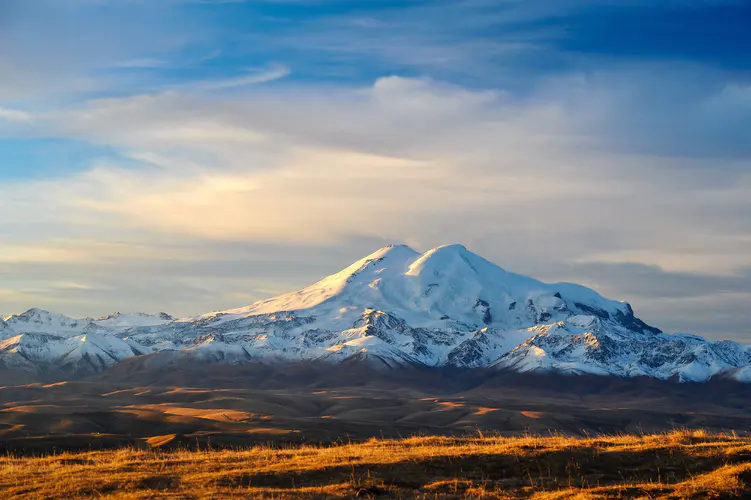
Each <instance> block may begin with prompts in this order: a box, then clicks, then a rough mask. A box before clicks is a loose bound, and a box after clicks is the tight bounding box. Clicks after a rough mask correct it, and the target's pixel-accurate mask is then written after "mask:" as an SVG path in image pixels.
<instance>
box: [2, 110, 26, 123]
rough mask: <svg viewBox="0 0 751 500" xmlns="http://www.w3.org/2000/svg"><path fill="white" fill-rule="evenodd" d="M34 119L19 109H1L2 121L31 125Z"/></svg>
mask: <svg viewBox="0 0 751 500" xmlns="http://www.w3.org/2000/svg"><path fill="white" fill-rule="evenodd" d="M33 119H34V117H33V116H32V115H31V114H29V113H26V112H25V111H20V110H17V109H7V108H0V120H6V121H9V122H14V123H30V122H31V121H32V120H33Z"/></svg>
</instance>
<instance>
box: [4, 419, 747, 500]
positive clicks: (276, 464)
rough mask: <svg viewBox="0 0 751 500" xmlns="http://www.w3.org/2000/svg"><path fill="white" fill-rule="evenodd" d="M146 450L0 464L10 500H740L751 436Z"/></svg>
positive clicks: (161, 441)
mask: <svg viewBox="0 0 751 500" xmlns="http://www.w3.org/2000/svg"><path fill="white" fill-rule="evenodd" d="M175 438H176V437H175V436H170V435H166V436H154V438H153V439H152V441H151V446H150V445H149V443H145V444H144V446H143V447H141V448H137V447H129V448H121V449H114V450H104V451H88V452H61V453H57V454H44V455H38V456H28V455H25V456H21V455H14V454H6V455H4V456H2V457H1V458H0V495H2V497H4V498H24V497H25V498H80V497H101V496H104V497H111V498H129V499H130V498H269V499H271V498H273V499H292V498H306V499H329V498H353V497H370V498H404V499H411V498H425V499H432V498H519V497H528V498H545V499H550V498H556V499H557V498H735V497H739V496H744V495H751V438H750V437H744V436H738V435H735V434H713V433H709V432H706V431H696V430H694V431H689V430H678V431H671V432H668V433H661V434H647V435H626V434H624V435H615V436H595V437H589V438H573V437H567V436H563V435H550V436H532V435H526V436H519V437H503V436H488V435H482V434H481V433H478V435H476V436H472V437H437V436H426V437H412V438H406V439H397V440H392V439H376V438H373V439H370V440H367V441H363V442H359V443H346V442H344V443H338V444H333V445H326V446H315V445H289V446H281V447H280V446H276V447H275V446H254V447H248V448H237V449H217V450H212V449H201V450H198V451H196V450H187V449H185V450H181V449H173V448H169V447H163V445H165V444H169V443H170V441H172V440H173V439H175Z"/></svg>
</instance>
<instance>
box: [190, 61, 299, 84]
mask: <svg viewBox="0 0 751 500" xmlns="http://www.w3.org/2000/svg"><path fill="white" fill-rule="evenodd" d="M290 73H291V71H290V69H289V68H288V67H286V66H284V65H281V64H271V65H269V66H268V67H266V68H261V69H250V70H248V74H246V75H242V76H233V77H229V78H218V79H213V80H204V81H201V82H196V83H189V84H186V86H185V87H186V88H192V89H196V90H222V89H230V88H235V87H245V86H247V85H257V84H260V83H267V82H273V81H274V80H279V79H281V78H284V77H286V76H288V75H289V74H290Z"/></svg>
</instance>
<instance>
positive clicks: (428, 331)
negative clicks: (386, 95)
mask: <svg viewBox="0 0 751 500" xmlns="http://www.w3.org/2000/svg"><path fill="white" fill-rule="evenodd" d="M4 323H5V324H4V325H3V324H2V323H0V339H5V340H4V341H2V342H1V343H0V362H2V363H4V364H5V365H6V366H13V367H18V368H23V369H27V370H38V371H40V370H52V369H63V370H65V371H68V372H86V371H99V370H101V369H103V368H106V367H108V366H111V365H112V364H114V363H117V362H118V361H119V360H121V359H124V358H126V357H131V356H139V355H143V354H149V353H156V352H158V351H165V350H169V351H174V354H175V356H178V357H183V356H184V357H187V358H190V359H193V360H200V361H202V362H221V363H248V362H263V363H274V362H278V361H289V360H293V361H305V360H327V361H330V362H332V363H339V362H342V361H344V360H357V361H362V362H369V363H375V364H376V365H378V366H389V367H398V366H404V365H411V364H418V365H426V366H432V367H441V366H455V367H465V368H475V367H496V368H498V369H503V370H513V371H518V372H533V371H553V372H563V373H571V374H583V373H587V374H600V375H616V376H624V377H633V376H648V377H656V378H660V379H668V378H673V377H677V378H678V379H679V380H681V381H704V380H707V379H709V378H711V377H712V376H715V375H718V374H721V375H723V376H729V377H733V378H736V379H739V380H742V381H751V368H748V367H749V365H751V349H749V348H748V347H746V346H743V345H740V344H737V343H735V342H731V341H721V342H713V341H708V340H705V339H703V338H700V337H696V336H693V335H688V334H674V335H668V334H664V333H662V332H661V331H660V330H658V329H656V328H654V327H651V326H649V325H647V324H645V323H644V322H643V321H641V320H639V319H638V318H637V317H636V316H635V315H634V312H633V310H632V308H631V306H630V305H629V304H627V303H625V302H617V301H613V300H608V299H605V298H603V297H602V296H600V295H599V294H597V293H596V292H595V291H593V290H591V289H589V288H586V287H583V286H580V285H575V284H571V283H554V284H546V283H542V282H540V281H537V280H535V279H532V278H529V277H526V276H521V275H518V274H514V273H510V272H507V271H505V270H503V269H501V268H500V267H498V266H496V265H494V264H492V263H490V262H488V261H486V260H485V259H483V258H481V257H479V256H478V255H475V254H474V253H472V252H470V251H468V250H467V249H466V248H464V247H463V246H460V245H446V246H441V247H438V248H434V249H432V250H429V251H428V252H425V253H423V254H420V253H418V252H415V251H414V250H412V249H410V248H408V247H406V246H401V245H397V246H389V247H385V248H382V249H380V250H378V251H376V252H375V253H373V254H371V255H369V256H367V257H365V258H364V259H361V260H359V261H357V262H355V263H354V264H352V265H351V266H349V267H347V268H346V269H344V270H342V271H341V272H339V273H336V274H334V275H331V276H329V277H327V278H325V279H323V280H321V281H319V282H318V283H315V284H313V285H311V286H309V287H307V288H304V289H302V290H299V291H297V292H293V293H289V294H285V295H281V296H278V297H274V298H271V299H267V300H263V301H260V302H256V303H254V304H251V305H250V306H248V307H244V308H240V309H233V310H227V311H220V312H213V313H209V314H204V315H201V316H198V317H194V318H184V319H177V320H175V319H174V318H172V317H170V316H168V315H165V314H162V315H157V316H148V315H120V314H115V315H111V316H108V317H105V318H100V319H97V320H94V319H90V318H86V319H82V320H75V319H71V318H66V317H65V316H62V315H58V314H53V313H48V312H46V311H40V310H36V309H32V310H30V311H27V312H26V313H23V314H20V315H17V316H10V317H8V318H6V319H5V322H4ZM170 358H171V359H172V358H174V356H170Z"/></svg>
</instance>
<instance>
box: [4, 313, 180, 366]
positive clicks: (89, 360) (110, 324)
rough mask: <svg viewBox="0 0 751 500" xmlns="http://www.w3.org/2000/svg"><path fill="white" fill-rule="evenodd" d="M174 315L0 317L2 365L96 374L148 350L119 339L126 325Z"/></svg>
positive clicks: (162, 320)
mask: <svg viewBox="0 0 751 500" xmlns="http://www.w3.org/2000/svg"><path fill="white" fill-rule="evenodd" d="M174 319H175V318H173V317H172V316H170V315H168V314H166V313H159V314H156V315H149V314H144V313H135V314H121V313H114V314H111V315H109V316H105V317H102V318H99V319H92V318H81V319H76V318H69V317H67V316H63V315H62V314H58V313H53V312H49V311H45V310H42V309H36V308H34V309H29V310H28V311H26V312H24V313H22V314H13V315H10V316H7V317H6V318H4V319H2V320H0V367H5V368H12V369H22V370H25V371H31V372H37V373H40V374H43V373H47V372H62V373H69V374H83V373H90V372H99V371H102V370H105V369H107V368H108V367H110V366H112V365H113V364H115V363H117V362H118V361H120V360H122V359H125V358H127V357H131V356H138V355H141V354H147V353H150V352H152V350H151V349H149V348H146V347H143V346H140V345H138V343H137V342H134V341H132V340H129V339H127V338H123V337H124V333H125V332H127V331H128V330H129V329H132V328H133V327H137V326H140V327H143V326H154V325H159V324H164V323H167V322H170V321H174Z"/></svg>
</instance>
